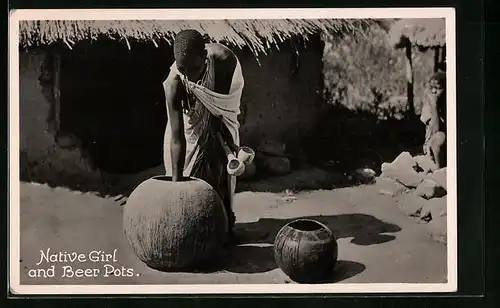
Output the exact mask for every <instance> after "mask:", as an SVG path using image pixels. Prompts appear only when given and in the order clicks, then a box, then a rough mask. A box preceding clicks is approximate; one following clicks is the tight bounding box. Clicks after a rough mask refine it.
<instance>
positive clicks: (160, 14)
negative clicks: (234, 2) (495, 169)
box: [8, 8, 458, 295]
mask: <svg viewBox="0 0 500 308" xmlns="http://www.w3.org/2000/svg"><path fill="white" fill-rule="evenodd" d="M9 17H10V18H9V59H10V61H9V168H8V170H9V184H8V188H9V204H10V207H9V216H10V217H9V218H10V219H9V224H8V226H9V233H10V239H9V240H10V241H9V244H10V262H9V271H10V273H9V274H10V275H9V287H10V291H11V292H12V293H13V294H19V295H28V294H43V295H49V294H101V295H104V294H106V295H109V294H254V293H262V294H286V293H288V294H289V293H308V294H311V293H415V292H417V293H428V292H432V293H436V292H455V291H457V286H458V282H457V271H458V268H457V267H458V265H457V253H458V252H457V172H456V163H457V161H456V151H457V146H456V129H457V127H456V33H455V9H454V8H356V9H347V8H343V9H151V10H150V9H74V10H73V9H71V10H53V9H50V10H12V11H11V12H10V16H9ZM283 18H289V19H318V18H347V19H362V18H445V19H446V45H447V49H446V52H447V54H446V58H447V89H448V91H447V93H448V95H447V118H448V128H447V134H448V136H447V140H448V143H447V153H448V158H447V159H448V164H447V165H448V168H447V191H448V195H447V213H448V215H447V223H448V224H447V228H448V234H447V236H448V239H447V250H448V262H447V273H448V277H447V278H448V279H447V282H446V283H435V284H423V283H417V284H410V283H363V284H352V283H335V284H322V285H307V284H306V285H304V284H283V285H280V284H237V285H236V284H231V285H211V284H203V285H43V286H42V285H21V284H20V263H19V252H20V234H19V233H20V232H19V231H20V226H19V221H20V211H19V200H20V194H19V184H20V180H19V28H18V24H19V21H20V20H112V19H118V20H147V19H149V20H153V19H155V20H161V19H197V20H200V19H283Z"/></svg>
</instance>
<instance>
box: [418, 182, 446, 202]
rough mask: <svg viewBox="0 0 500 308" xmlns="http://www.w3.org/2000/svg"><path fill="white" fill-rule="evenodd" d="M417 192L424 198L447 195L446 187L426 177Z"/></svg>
mask: <svg viewBox="0 0 500 308" xmlns="http://www.w3.org/2000/svg"><path fill="white" fill-rule="evenodd" d="M416 192H417V194H418V195H419V196H420V197H422V198H424V199H427V200H429V199H432V198H441V197H443V196H444V195H446V189H444V187H443V186H441V185H439V184H438V183H437V182H436V181H434V180H429V179H424V180H423V181H422V182H421V183H420V184H419V185H418V186H417V189H416Z"/></svg>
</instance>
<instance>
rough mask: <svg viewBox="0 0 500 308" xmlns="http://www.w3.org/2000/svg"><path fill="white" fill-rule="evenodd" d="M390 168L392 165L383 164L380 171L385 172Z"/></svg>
mask: <svg viewBox="0 0 500 308" xmlns="http://www.w3.org/2000/svg"><path fill="white" fill-rule="evenodd" d="M390 166H391V164H389V163H382V166H381V167H380V171H382V172H384V171H385V170H386V169H387V168H388V167H390Z"/></svg>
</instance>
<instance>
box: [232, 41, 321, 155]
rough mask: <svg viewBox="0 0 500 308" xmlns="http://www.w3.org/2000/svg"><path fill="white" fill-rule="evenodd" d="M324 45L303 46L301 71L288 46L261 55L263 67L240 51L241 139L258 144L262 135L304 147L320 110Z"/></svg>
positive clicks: (251, 143) (250, 56) (246, 142)
mask: <svg viewBox="0 0 500 308" xmlns="http://www.w3.org/2000/svg"><path fill="white" fill-rule="evenodd" d="M321 48H322V45H321V44H320V43H319V42H313V44H310V45H308V48H307V49H300V50H299V52H300V55H299V63H300V66H299V68H298V71H297V72H296V73H295V74H293V70H294V69H295V61H294V57H293V52H292V49H291V48H290V47H289V46H288V45H284V46H282V47H280V51H277V50H273V51H272V52H271V53H270V54H269V55H268V56H261V57H259V61H260V63H261V67H259V66H258V64H257V62H256V60H255V59H254V58H253V56H252V55H250V54H249V52H246V51H245V52H239V53H238V56H239V58H240V60H241V62H242V70H243V74H244V76H245V88H244V91H243V98H242V105H246V109H247V110H246V116H245V120H244V123H243V125H242V127H241V129H240V132H241V139H242V142H243V143H245V144H248V145H250V146H257V145H258V142H259V141H260V140H262V139H263V138H269V139H274V140H278V141H283V142H286V143H287V144H288V145H289V147H290V148H296V149H298V148H301V147H302V141H303V140H304V138H308V137H310V134H311V132H312V129H313V128H314V122H315V121H316V119H317V116H318V113H320V112H321V106H322V104H321V93H322V84H323V80H322V75H321V71H322V58H321V55H322V49H321Z"/></svg>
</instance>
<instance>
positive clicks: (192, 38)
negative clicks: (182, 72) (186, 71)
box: [174, 29, 205, 61]
mask: <svg viewBox="0 0 500 308" xmlns="http://www.w3.org/2000/svg"><path fill="white" fill-rule="evenodd" d="M204 50H205V39H204V38H203V35H201V33H200V32H198V31H196V30H194V29H188V30H182V31H180V32H179V33H177V35H176V36H175V41H174V57H175V59H176V60H177V61H178V60H180V59H183V58H184V57H186V56H197V55H202V54H203V52H204Z"/></svg>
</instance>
